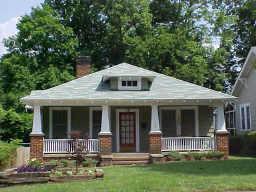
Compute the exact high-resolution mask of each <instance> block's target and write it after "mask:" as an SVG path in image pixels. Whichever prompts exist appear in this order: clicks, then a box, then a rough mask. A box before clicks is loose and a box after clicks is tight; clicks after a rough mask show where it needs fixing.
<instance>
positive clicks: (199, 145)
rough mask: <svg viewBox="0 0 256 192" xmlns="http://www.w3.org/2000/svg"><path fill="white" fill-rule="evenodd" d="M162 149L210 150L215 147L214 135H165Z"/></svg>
mask: <svg viewBox="0 0 256 192" xmlns="http://www.w3.org/2000/svg"><path fill="white" fill-rule="evenodd" d="M161 142H162V143H161V144H162V151H210V150H214V149H215V139H214V137H165V138H162V141H161Z"/></svg>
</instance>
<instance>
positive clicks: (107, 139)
mask: <svg viewBox="0 0 256 192" xmlns="http://www.w3.org/2000/svg"><path fill="white" fill-rule="evenodd" d="M99 144H100V165H101V166H106V165H112V134H111V133H109V134H105V133H99Z"/></svg>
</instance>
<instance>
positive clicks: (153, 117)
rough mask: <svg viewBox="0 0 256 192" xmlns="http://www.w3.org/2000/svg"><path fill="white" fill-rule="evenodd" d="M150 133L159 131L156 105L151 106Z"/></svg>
mask: <svg viewBox="0 0 256 192" xmlns="http://www.w3.org/2000/svg"><path fill="white" fill-rule="evenodd" d="M150 133H161V130H160V125H159V115H158V105H156V104H153V105H152V106H151V128H150Z"/></svg>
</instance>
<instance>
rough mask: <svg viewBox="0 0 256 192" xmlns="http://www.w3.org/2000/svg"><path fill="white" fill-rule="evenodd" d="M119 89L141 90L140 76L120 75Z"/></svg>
mask: <svg viewBox="0 0 256 192" xmlns="http://www.w3.org/2000/svg"><path fill="white" fill-rule="evenodd" d="M118 89H119V90H141V78H140V77H119V79H118Z"/></svg>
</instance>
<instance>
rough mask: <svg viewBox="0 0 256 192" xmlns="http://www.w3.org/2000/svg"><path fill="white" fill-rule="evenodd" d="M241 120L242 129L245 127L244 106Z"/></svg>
mask: <svg viewBox="0 0 256 192" xmlns="http://www.w3.org/2000/svg"><path fill="white" fill-rule="evenodd" d="M241 117H242V119H241V121H242V129H245V111H244V107H241Z"/></svg>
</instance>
